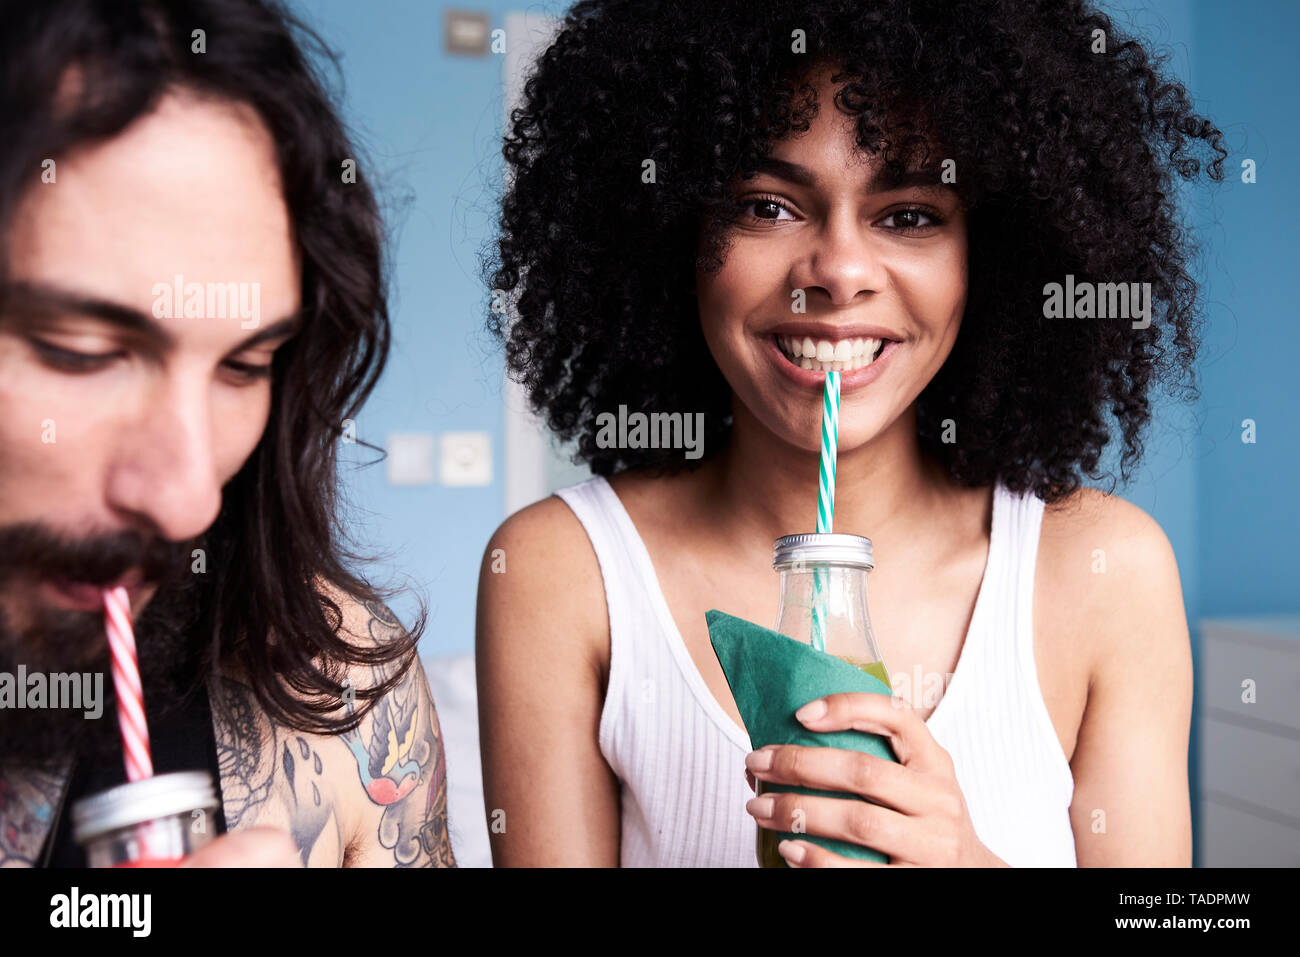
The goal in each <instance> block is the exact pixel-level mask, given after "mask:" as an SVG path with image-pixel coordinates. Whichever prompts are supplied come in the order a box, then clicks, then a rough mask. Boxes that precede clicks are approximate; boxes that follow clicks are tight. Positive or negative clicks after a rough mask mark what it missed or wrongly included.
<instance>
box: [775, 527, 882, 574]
mask: <svg viewBox="0 0 1300 957" xmlns="http://www.w3.org/2000/svg"><path fill="white" fill-rule="evenodd" d="M811 562H817V563H820V564H830V565H852V566H856V567H859V568H866V569H868V570H870V569H872V568H875V567H876V561H875V559H874V558H873V557H872V554H871V539H869V538H863V537H862V536H861V535H842V534H839V533H838V532H837V533H806V534H802V535H783V536H782V537H781V538H778V539H777V540H776V541H775V542H773V543H772V567H773V568H775V569H776V570H777V571H780V570H781V569H782V568H783V567H789V566H790V565H793V564H795V563H811Z"/></svg>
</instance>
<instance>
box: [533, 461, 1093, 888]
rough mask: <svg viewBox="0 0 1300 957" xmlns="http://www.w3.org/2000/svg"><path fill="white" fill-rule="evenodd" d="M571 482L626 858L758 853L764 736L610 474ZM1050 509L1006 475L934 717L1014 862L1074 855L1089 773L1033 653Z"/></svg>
mask: <svg viewBox="0 0 1300 957" xmlns="http://www.w3.org/2000/svg"><path fill="white" fill-rule="evenodd" d="M556 494H557V495H558V496H559V497H560V498H562V499H563V500H564V501H565V502H567V503H568V505H569V507H570V508H571V509H573V512H574V514H575V515H577V517H578V520H579V521H581V522H582V525H583V527H584V528H585V529H586V531H587V536H588V537H589V538H590V539H591V544H592V547H593V548H594V550H595V552H596V559H597V561H598V562H599V563H600V571H601V576H602V577H603V579H604V583H605V601H606V602H607V604H608V606H609V634H610V662H609V686H608V689H607V690H606V693H605V703H604V707H603V709H602V711H601V715H600V731H599V740H600V750H601V753H602V754H603V755H604V757H605V760H606V762H608V764H609V766H610V768H611V769H613V771H614V773H615V774H616V775H617V776H618V779H619V781H620V798H621V806H622V839H621V848H620V850H621V854H620V862H621V863H622V865H623V866H624V867H695V866H699V867H756V866H757V861H756V859H755V851H754V842H755V836H756V835H755V827H756V825H755V824H754V819H753V818H752V817H750V816H749V814H748V813H747V812H746V811H745V802H746V801H748V800H749V799H750V798H751V797H753V792H751V791H750V790H749V786H748V785H747V784H746V783H745V772H744V764H745V755H746V754H748V753H749V752H750V751H751V750H752V748H751V747H750V743H749V735H748V734H746V732H745V731H744V729H743V728H741V727H740V726H739V725H737V724H736V723H735V722H734V721H733V720H732V719H731V718H730V717H729V716H728V715H727V713H726V712H725V711H723V710H722V706H721V705H720V704H718V702H717V699H715V698H714V697H713V694H712V693H711V692H710V691H709V688H708V686H707V685H706V684H705V683H704V678H703V677H702V676H701V675H700V673H699V670H698V669H697V668H696V667H695V662H694V661H692V660H691V655H690V652H689V651H687V650H686V645H685V644H684V643H683V641H682V637H681V633H680V632H679V631H678V629H677V624H676V622H675V621H674V619H673V616H672V613H671V612H670V611H669V609H668V603H667V600H666V599H665V598H664V595H663V591H662V590H661V588H660V587H659V580H658V578H657V577H656V575H655V571H654V566H653V565H652V564H651V561H650V555H649V553H648V552H647V551H646V548H645V544H644V543H643V542H642V541H641V536H640V535H639V534H638V533H637V530H636V527H635V526H634V525H633V524H632V520H631V518H630V517H629V516H628V514H627V512H626V511H625V510H624V508H623V504H622V502H620V501H619V498H618V496H617V495H616V494H615V493H614V490H613V489H612V488H611V487H610V485H609V483H608V482H606V481H605V479H603V478H600V477H597V478H593V479H590V480H589V481H586V482H583V483H581V484H580V485H574V486H570V487H569V488H565V489H561V490H560V491H558V492H557V493H556ZM1042 515H1043V502H1042V500H1041V499H1039V498H1037V497H1035V496H1033V495H1032V494H1026V495H1023V496H1017V495H1014V494H1012V493H1011V492H1009V491H1008V490H1006V489H1005V488H1004V487H1003V486H1002V485H1001V484H1000V483H999V484H998V486H997V487H996V489H995V492H994V495H993V523H992V532H991V543H990V546H989V553H988V559H987V564H986V567H985V570H984V579H983V582H982V583H981V585H980V590H979V595H978V597H977V599H976V602H975V610H974V613H973V615H972V618H971V623H970V629H969V631H968V632H967V635H966V641H965V642H964V644H963V645H962V649H961V654H960V656H959V658H958V662H957V669H956V671H955V672H953V677H952V679H951V680H950V682H949V684H948V687H947V690H946V691H945V692H944V693H943V697H942V698H940V700H939V704H938V706H937V707H936V708H935V710H934V712H933V713H932V714H931V715H930V718H929V719H928V720H927V722H926V724H927V726H928V727H929V729H930V732H931V733H932V734H933V735H934V737H935V740H936V741H938V742H939V744H940V745H942V746H943V747H944V749H945V750H947V751H948V753H949V754H950V755H951V756H952V760H953V765H954V766H955V768H956V772H957V783H958V784H959V785H960V786H961V790H962V794H963V795H964V796H965V799H966V804H967V807H968V808H969V810H970V816H971V821H972V822H973V823H974V825H975V833H976V834H977V835H978V836H979V839H980V840H981V841H983V842H984V844H985V845H986V846H987V847H988V848H989V849H990V850H991V851H993V853H994V854H996V855H997V856H998V857H1000V858H1002V860H1004V861H1006V862H1007V863H1008V864H1010V865H1011V866H1013V867H1074V866H1076V863H1077V862H1076V860H1075V855H1074V834H1073V831H1072V830H1071V828H1070V817H1069V807H1070V801H1071V798H1072V797H1073V793H1074V777H1073V775H1072V774H1071V772H1070V765H1069V762H1068V761H1067V760H1066V757H1065V754H1064V752H1062V750H1061V744H1060V740H1059V739H1058V738H1057V736H1056V731H1055V730H1054V728H1053V726H1052V721H1051V717H1050V716H1049V714H1048V712H1047V706H1046V704H1045V703H1044V702H1043V695H1042V692H1041V690H1040V689H1039V686H1038V670H1037V668H1036V667H1035V664H1034V650H1033V647H1034V646H1033V596H1034V569H1035V565H1036V563H1037V555H1038V533H1039V528H1040V526H1041V524H1042ZM772 587H773V588H775V587H776V582H775V580H774V581H773V586H772ZM723 610H724V611H725V610H726V609H725V608H724V609H723ZM759 624H766V623H764V622H759ZM958 679H960V680H958ZM918 690H923V689H918ZM911 697H912V698H913V699H914V700H915V698H916V697H917V695H916V694H913V695H912V696H911Z"/></svg>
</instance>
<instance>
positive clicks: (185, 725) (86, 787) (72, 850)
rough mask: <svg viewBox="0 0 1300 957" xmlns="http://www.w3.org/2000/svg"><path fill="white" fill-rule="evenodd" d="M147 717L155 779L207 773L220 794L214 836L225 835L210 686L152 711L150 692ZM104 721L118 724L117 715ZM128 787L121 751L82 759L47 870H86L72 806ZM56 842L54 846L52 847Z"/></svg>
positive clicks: (48, 848) (48, 847) (54, 832)
mask: <svg viewBox="0 0 1300 957" xmlns="http://www.w3.org/2000/svg"><path fill="white" fill-rule="evenodd" d="M145 718H146V720H147V721H148V723H149V744H150V750H151V751H152V752H153V769H154V773H155V774H166V773H169V772H172V771H208V772H210V773H211V774H212V782H213V786H214V787H215V788H216V791H217V812H216V814H215V815H214V821H213V826H214V827H215V831H214V833H215V834H222V833H225V830H226V817H225V814H224V813H223V811H222V807H223V805H222V803H221V774H220V771H219V769H218V765H217V741H216V737H215V736H214V735H213V733H212V708H211V702H209V701H208V691H207V684H206V683H200V684H199V685H198V687H197V688H195V689H194V690H193V691H191V692H190V693H189V694H188V695H186V696H185V697H184V698H182V699H181V701H180V702H169V703H168V702H165V703H164V704H163V705H162V706H161V707H157V708H155V707H152V706H151V704H150V698H149V693H148V690H147V689H146V691H145ZM103 720H107V721H116V720H117V715H116V712H112V713H107V714H105V715H104V718H103ZM125 783H126V767H125V764H124V762H123V759H122V753H121V751H120V749H114V750H113V751H111V752H109V753H104V754H98V755H81V756H79V757H78V759H77V761H76V765H75V766H74V768H73V772H72V780H71V782H70V784H69V786H68V790H67V794H66V795H65V796H64V799H63V804H62V807H61V809H60V811H59V816H58V820H57V821H55V824H54V827H53V828H52V829H51V831H50V833H49V834H48V835H47V836H46V839H45V854H44V856H43V858H42V861H43V866H45V867H85V866H86V853H85V851H83V850H82V848H81V846H80V845H79V844H77V842H76V841H74V840H73V839H72V805H73V804H74V803H76V801H77V800H78V799H79V798H82V797H85V796H86V795H88V794H94V793H96V792H97V791H104V790H107V789H108V788H111V787H116V786H117V785H119V784H125ZM51 842H52V843H51Z"/></svg>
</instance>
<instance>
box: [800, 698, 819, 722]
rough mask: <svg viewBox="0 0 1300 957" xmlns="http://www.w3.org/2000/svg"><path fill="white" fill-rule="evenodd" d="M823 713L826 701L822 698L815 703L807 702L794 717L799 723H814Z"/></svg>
mask: <svg viewBox="0 0 1300 957" xmlns="http://www.w3.org/2000/svg"><path fill="white" fill-rule="evenodd" d="M825 713H826V701H825V699H824V698H818V699H817V700H816V701H809V702H808V703H807V704H806V705H804V706H803V707H802V708H800V709H799V710H798V711H796V712H795V713H794V716H795V717H796V718H797V719H798V720H800V721H815V720H817V719H818V718H820V717H821V716H822V715H824V714H825Z"/></svg>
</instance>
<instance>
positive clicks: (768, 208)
mask: <svg viewBox="0 0 1300 957" xmlns="http://www.w3.org/2000/svg"><path fill="white" fill-rule="evenodd" d="M740 209H741V211H742V212H744V213H748V217H747V218H749V219H751V220H758V221H760V222H766V223H776V222H782V220H781V218H780V216H781V213H782V212H786V213H789V212H790V209H789V207H787V206H786V205H785V203H783V202H781V200H779V199H777V198H776V197H775V196H755V197H754V198H753V199H742V200H741V201H740ZM751 209H752V210H754V212H752V213H750V212H749V211H750V210H751ZM791 218H793V214H792V215H791ZM786 221H788V220H786Z"/></svg>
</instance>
